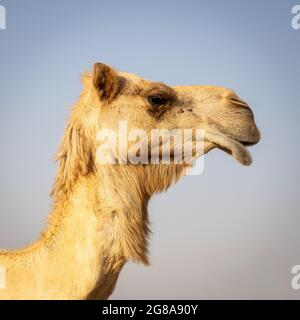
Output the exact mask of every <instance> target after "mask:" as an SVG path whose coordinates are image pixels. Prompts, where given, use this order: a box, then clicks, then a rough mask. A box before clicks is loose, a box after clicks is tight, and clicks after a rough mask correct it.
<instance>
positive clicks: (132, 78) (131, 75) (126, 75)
mask: <svg viewBox="0 0 300 320" xmlns="http://www.w3.org/2000/svg"><path fill="white" fill-rule="evenodd" d="M119 75H120V76H121V77H123V78H125V79H127V80H129V81H130V82H134V83H137V82H141V81H145V80H144V79H143V78H141V77H139V76H137V75H136V74H134V73H129V72H119Z"/></svg>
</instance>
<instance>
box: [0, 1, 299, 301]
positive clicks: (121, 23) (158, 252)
mask: <svg viewBox="0 0 300 320" xmlns="http://www.w3.org/2000/svg"><path fill="white" fill-rule="evenodd" d="M298 2H299V1H298ZM0 4H2V5H4V6H5V7H6V11H7V30H0V58H1V59H0V146H1V159H0V195H1V202H0V218H1V224H0V246H1V247H6V248H14V247H19V246H23V245H25V244H27V243H29V242H30V241H32V240H33V239H35V238H36V237H37V235H38V232H39V230H40V229H41V228H42V227H43V225H44V220H45V216H46V215H47V213H48V212H49V207H50V199H49V197H48V194H49V190H50V186H51V183H52V181H53V179H54V176H55V168H56V167H55V165H54V164H53V163H52V162H51V158H52V157H53V155H54V153H55V151H56V148H57V146H58V144H59V140H60V138H61V135H62V132H63V128H64V126H65V121H66V118H67V115H68V112H69V110H70V107H71V105H72V104H73V103H74V101H75V100H76V99H77V97H78V95H79V93H80V90H81V85H80V81H79V79H80V74H81V73H82V72H84V71H85V70H89V69H90V68H91V66H92V64H93V63H94V62H96V61H101V62H104V63H107V64H110V65H112V66H114V67H116V68H117V69H119V70H122V71H129V72H134V73H136V74H139V75H141V76H143V77H145V78H147V79H150V80H157V81H163V82H166V83H167V84H170V85H176V84H214V85H222V86H226V87H229V88H232V89H234V90H235V91H236V92H237V93H238V94H239V95H240V96H241V97H242V98H243V99H244V100H246V101H247V102H249V104H250V105H251V106H252V109H253V111H254V114H255V116H256V122H257V124H258V126H259V128H260V130H261V133H262V141H261V143H260V144H259V145H257V146H255V147H253V148H252V154H253V158H254V163H253V165H252V166H251V167H249V168H245V167H242V166H240V165H239V164H237V163H236V162H234V161H233V159H231V158H230V157H228V155H226V154H224V153H222V152H220V151H213V152H212V153H210V154H208V155H207V157H206V158H205V170H204V173H203V174H202V175H201V176H199V177H186V178H185V179H184V180H182V182H180V183H179V184H178V185H176V186H175V187H174V188H172V189H171V190H169V191H168V193H167V194H163V195H159V196H157V197H155V198H154V199H153V201H152V202H151V205H150V216H151V219H152V221H153V231H154V235H153V237H152V242H151V250H150V251H151V260H152V266H151V267H150V268H145V267H142V266H135V265H128V267H126V268H125V270H124V272H123V273H122V275H121V278H120V282H119V284H118V287H117V290H116V292H115V297H116V298H124V297H128V298H131V297H132V298H134V297H135V298H136V297H141V298H168V297H169V298H205V297H206V298H211V297H212V298H218V297H221V298H230V297H240V298H243V297H250V298H251V297H257V298H260V297H271V298H272V297H288V298H299V297H300V293H299V292H295V291H293V290H292V289H291V287H290V280H291V279H290V277H291V276H290V269H291V268H292V266H293V265H294V264H300V256H299V241H300V233H299V225H300V217H299V209H298V208H299V200H298V199H299V179H300V174H299V162H300V151H299V150H300V148H299V147H300V143H299V140H298V138H299V136H300V135H299V134H300V129H299V128H300V126H299V118H300V105H299V104H300V88H299V87H300V83H299V81H300V80H299V77H300V61H299V54H300V30H298V31H296V30H293V29H292V27H291V19H292V14H291V9H292V7H293V5H295V4H300V3H297V1H287V0H274V1H271V0H264V1H258V0H257V1H246V0H239V1H238V0H227V1H220V0H219V1H216V0H214V1H208V0H207V1H189V0H188V1H182V2H175V1H163V2H162V1H126V2H124V1H109V2H108V1H92V0H89V1H71V0H62V1H58V0H54V1H53V0H52V1H46V0H44V1H37V0H36V1H34V0H27V1H16V0H9V1H5V0H0ZM33 199H34V200H33ZM170 263H171V264H172V270H171V271H170ZM183 270H184V271H183ZM183 273H184V275H185V278H184V279H183V277H182V274H183ZM166 274H168V278H166ZM274 279H275V280H274ZM132 281H134V283H140V286H139V287H134V286H133V285H132ZM229 287H230V290H229V289H228V288H229Z"/></svg>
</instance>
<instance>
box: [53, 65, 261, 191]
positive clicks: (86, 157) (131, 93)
mask: <svg viewBox="0 0 300 320" xmlns="http://www.w3.org/2000/svg"><path fill="white" fill-rule="evenodd" d="M83 84H84V91H83V94H82V96H81V99H80V101H79V103H78V104H77V105H76V106H75V109H74V111H73V114H72V117H71V121H70V123H69V126H68V128H67V132H66V134H65V138H64V140H63V143H62V147H61V150H60V153H59V155H58V158H59V159H60V160H62V161H61V163H62V166H61V171H63V172H64V173H66V172H68V175H70V167H73V171H74V168H75V169H76V170H75V171H76V172H79V173H80V172H81V173H86V172H88V171H90V170H92V169H93V168H94V167H97V165H96V164H95V158H94V155H95V154H96V149H97V143H96V142H95V140H96V139H95V137H96V135H97V132H99V130H100V131H101V130H106V129H108V130H110V131H113V132H119V125H120V121H122V122H123V123H125V122H126V125H127V132H132V131H134V130H136V129H142V130H143V132H146V134H147V137H151V134H150V132H151V131H152V130H154V129H163V130H168V131H169V132H171V131H172V130H179V131H182V130H185V129H193V130H196V129H202V130H203V132H204V143H203V149H202V150H203V152H202V154H204V153H207V152H208V151H210V150H212V149H214V148H219V149H220V150H223V151H225V152H227V153H228V154H230V155H232V156H233V157H234V158H235V159H236V160H238V161H239V162H240V163H241V164H243V165H249V164H250V163H251V161H252V160H251V155H250V153H249V151H248V149H247V147H248V146H250V145H254V144H256V143H257V142H258V141H259V139H260V133H259V130H258V129H257V127H256V124H255V122H254V116H253V112H252V111H251V109H250V107H249V105H248V104H247V103H246V102H244V101H243V100H241V99H240V98H239V97H238V95H237V94H236V93H235V92H233V91H232V90H230V89H226V88H223V87H217V86H197V85H193V86H174V87H171V86H168V85H166V84H164V83H161V82H151V81H148V80H145V79H143V78H140V77H138V76H136V75H134V74H129V73H122V72H117V71H116V70H114V69H113V68H111V67H109V66H107V65H105V64H102V63H96V64H95V65H94V70H93V72H92V73H91V74H90V73H88V74H86V75H85V76H83ZM119 134H120V133H119ZM139 138H140V137H139ZM117 139H120V137H119V136H118V137H117ZM190 139H191V140H192V143H193V146H194V144H195V143H196V142H197V141H196V140H197V135H195V134H192V135H191V138H190ZM113 140H114V139H112V141H113ZM150 140H151V138H150ZM113 142H114V141H113ZM123 143H124V142H123ZM125 143H126V144H127V145H126V149H127V150H130V148H131V146H132V144H133V141H129V140H126V142H125ZM147 144H148V145H149V140H148V141H147ZM160 147H161V145H160ZM176 148H177V146H176V143H175V142H173V143H172V144H171V150H170V155H171V157H172V155H174V154H175V153H176V152H175V151H176V150H175V149H176ZM70 149H71V150H70ZM74 149H75V150H74ZM119 152H120V149H119ZM135 152H137V153H139V152H141V150H136V149H135ZM159 152H161V150H160V151H159ZM68 154H69V155H68ZM70 155H71V156H70ZM72 155H73V156H72ZM75 155H76V157H75ZM116 157H117V158H118V157H119V158H118V159H119V161H120V159H121V157H122V155H121V154H120V153H119V155H118V156H116ZM172 164H174V163H172ZM68 165H69V168H66V166H68ZM137 167H139V170H141V167H142V168H143V170H146V171H147V172H148V175H149V176H155V175H158V174H157V173H154V172H153V171H151V170H152V169H153V170H154V168H155V167H157V166H153V164H151V162H150V164H149V165H147V164H143V165H142V166H141V165H140V166H137ZM166 167H168V165H165V166H164V168H166ZM170 167H171V166H170ZM173 167H174V166H173ZM182 167H183V165H181V168H182ZM149 168H152V169H151V170H150V169H149ZM161 168H162V167H160V170H162V169H161ZM149 170H150V171H149ZM155 170H157V168H156V169H155ZM160 174H161V171H160ZM151 179H152V178H151ZM169 180H172V179H171V178H170V179H169ZM152 183H153V181H152ZM170 184H171V182H170V183H169V182H168V183H166V184H165V185H164V186H161V187H158V188H156V189H165V188H166V185H170Z"/></svg>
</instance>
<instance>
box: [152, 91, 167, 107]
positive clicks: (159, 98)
mask: <svg viewBox="0 0 300 320" xmlns="http://www.w3.org/2000/svg"><path fill="white" fill-rule="evenodd" d="M148 100H149V102H150V103H151V104H152V105H153V106H154V107H159V106H163V105H165V104H167V102H168V100H167V99H166V97H164V96H163V95H162V94H154V95H152V96H149V97H148Z"/></svg>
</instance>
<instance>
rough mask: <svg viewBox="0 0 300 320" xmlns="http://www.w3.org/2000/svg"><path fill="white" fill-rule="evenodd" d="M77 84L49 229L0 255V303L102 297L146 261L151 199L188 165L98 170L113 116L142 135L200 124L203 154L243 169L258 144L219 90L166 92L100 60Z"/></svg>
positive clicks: (234, 102) (239, 104)
mask: <svg viewBox="0 0 300 320" xmlns="http://www.w3.org/2000/svg"><path fill="white" fill-rule="evenodd" d="M82 84H83V91H82V93H81V95H80V98H79V100H78V102H77V103H76V104H75V105H74V107H73V109H72V112H71V116H70V119H69V121H68V125H67V127H66V129H65V132H64V135H63V139H62V142H61V145H60V147H59V150H58V153H57V155H56V161H57V162H58V173H57V176H56V179H55V182H54V184H53V187H52V191H51V197H52V201H53V205H52V209H51V213H50V216H49V218H48V223H47V228H46V230H45V231H44V232H42V234H41V236H40V237H39V239H38V240H37V241H35V242H34V243H33V244H31V245H29V246H28V247H26V248H23V249H19V250H12V251H0V266H1V267H2V277H3V276H5V286H4V287H2V288H1V287H0V299H32V300H36V299H44V300H52V299H53V300H54V299H55V300H67V299H68V300H69V299H75V300H85V299H108V297H109V296H110V295H111V294H112V292H113V290H114V288H115V285H116V282H117V279H118V276H119V274H120V271H121V269H122V267H123V266H124V265H125V263H126V262H128V261H134V262H140V263H142V264H145V265H148V264H149V262H148V261H149V260H148V251H147V247H148V240H149V232H150V227H149V219H148V211H147V205H148V201H149V199H150V198H151V196H152V195H154V194H155V193H157V192H162V191H164V190H166V189H168V188H169V187H170V186H171V185H172V184H174V183H176V182H177V181H178V180H179V179H180V178H181V177H183V176H184V175H186V172H187V169H188V168H189V167H190V166H191V165H190V164H189V163H175V162H170V163H169V164H165V163H161V162H160V163H158V164H151V163H149V164H141V163H138V164H131V163H127V164H125V165H124V164H120V163H116V164H113V165H110V164H99V163H98V162H97V161H96V159H95V155H96V153H97V148H98V144H99V142H98V141H97V139H95V137H96V136H97V132H98V131H99V130H100V129H101V128H110V129H116V127H117V125H118V121H120V120H125V121H127V123H128V126H129V127H130V128H142V129H143V130H144V131H146V132H149V131H150V130H152V129H153V128H167V129H169V130H172V129H174V128H177V129H180V130H182V129H183V128H191V129H197V128H201V129H203V130H204V132H205V135H204V148H203V154H205V153H207V152H209V151H210V150H212V149H214V148H219V149H220V150H223V151H226V152H227V153H229V154H231V155H232V156H233V157H234V158H235V159H236V160H238V161H239V162H240V163H241V164H243V165H249V164H250V163H251V154H250V153H249V151H248V148H247V147H248V146H251V145H254V144H256V143H257V142H258V141H259V139H260V133H259V130H258V128H257V126H256V124H255V121H254V116H253V112H252V110H251V109H250V107H249V105H248V104H247V103H246V102H244V101H243V100H241V99H240V98H239V97H238V96H237V94H236V93H235V92H233V91H232V90H229V89H226V88H223V87H217V86H195V85H193V86H174V87H171V86H168V85H166V84H164V83H160V82H151V81H148V80H145V79H143V78H140V77H138V76H137V75H134V74H131V73H124V72H118V71H117V70H115V69H114V68H112V67H110V66H108V65H105V64H103V63H95V64H94V67H93V70H92V71H91V72H86V73H84V74H83V75H82ZM194 142H195V141H194ZM173 148H175V146H174V145H173ZM173 151H174V150H173ZM119 156H120V155H119ZM4 271H5V272H4ZM3 274H4V275H3ZM2 283H3V279H2Z"/></svg>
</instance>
